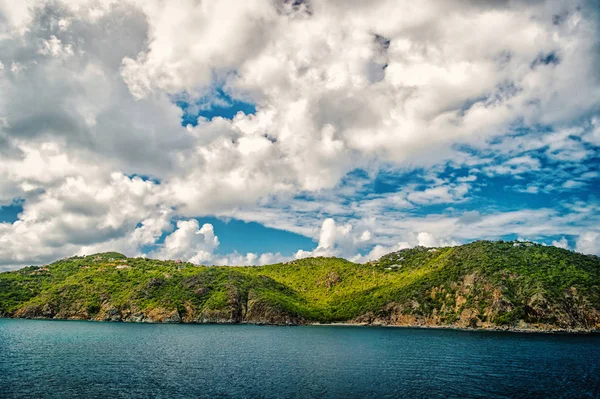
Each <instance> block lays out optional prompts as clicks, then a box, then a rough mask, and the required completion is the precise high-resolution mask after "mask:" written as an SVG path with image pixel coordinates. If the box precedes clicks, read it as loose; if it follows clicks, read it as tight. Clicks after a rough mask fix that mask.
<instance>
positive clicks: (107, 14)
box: [0, 0, 600, 270]
mask: <svg viewBox="0 0 600 399" xmlns="http://www.w3.org/2000/svg"><path fill="white" fill-rule="evenodd" d="M599 65H600V7H599V6H598V3H597V2H596V1H593V0H590V1H583V0H582V1H580V0H575V1H570V0H568V1H567V0H562V1H560V0H556V1H552V0H549V1H542V0H529V1H525V0H523V1H510V0H506V1H502V0H493V1H492V0H490V1H483V0H455V1H451V0H448V1H438V0H424V1H409V0H407V1H404V0H369V1H362V0H305V1H301V0H246V1H238V0H212V1H205V0H171V1H164V0H125V1H124V0H120V1H112V0H68V1H67V0H62V1H61V0H56V1H43V0H20V1H13V0H0V269H4V270H9V269H14V268H17V267H21V266H23V265H29V264H41V263H46V262H49V261H52V260H55V259H57V258H60V257H63V256H71V255H74V254H90V253H94V252H99V251H107V250H116V251H120V252H123V253H125V254H126V255H129V256H136V255H146V256H150V257H155V258H171V259H173V258H174V259H177V258H179V259H184V260H190V261H192V262H195V263H203V264H263V263H270V262H275V261H280V260H285V259H291V258H294V257H303V256H311V255H335V256H343V257H346V258H348V259H353V260H356V261H366V260H369V259H373V258H376V257H378V256H380V255H382V254H384V253H386V252H389V251H392V250H397V249H399V248H403V247H407V246H413V245H417V244H420V245H426V246H440V245H455V244H458V243H465V242H469V241H472V240H476V239H501V238H502V239H526V240H533V241H537V242H541V243H545V244H553V245H557V246H561V247H565V248H569V249H573V250H576V251H579V252H583V253H595V254H598V253H600V67H599Z"/></svg>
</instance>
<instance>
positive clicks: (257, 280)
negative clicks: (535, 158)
mask: <svg viewBox="0 0 600 399" xmlns="http://www.w3.org/2000/svg"><path fill="white" fill-rule="evenodd" d="M0 317H9V318H32V319H63V320H95V321H111V322H148V323H232V324H235V323H252V324H270V325H305V324H337V323H339V324H350V325H371V326H410V327H432V328H433V327H437V328H442V327H445V328H465V329H486V330H511V331H543V332H557V331H560V332H578V333H580V332H597V331H600V258H598V257H597V256H594V255H583V254H579V253H576V252H573V251H568V250H565V249H561V248H557V247H553V246H544V245H540V244H536V243H532V242H520V241H476V242H473V243H470V244H466V245H461V246H454V247H441V248H425V247H415V248H411V249H404V250H401V251H398V252H393V253H390V254H388V255H385V256H383V257H381V258H380V259H379V260H377V261H373V262H368V263H365V264H357V263H353V262H350V261H348V260H345V259H340V258H326V257H316V258H306V259H298V260H294V261H290V262H287V263H280V264H273V265H267V266H246V267H237V266H198V265H194V264H191V263H187V262H182V261H180V260H172V261H161V260H154V259H148V258H143V257H138V258H127V257H125V256H124V255H122V254H120V253H116V252H108V253H100V254H95V255H89V256H74V257H71V258H65V259H61V260H58V261H56V262H54V263H52V264H49V265H44V266H30V267H25V268H22V269H20V270H15V271H11V272H4V273H0Z"/></svg>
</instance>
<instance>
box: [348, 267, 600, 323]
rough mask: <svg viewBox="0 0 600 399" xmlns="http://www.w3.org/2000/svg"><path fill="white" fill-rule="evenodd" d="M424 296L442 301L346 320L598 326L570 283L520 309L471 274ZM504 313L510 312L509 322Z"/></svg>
mask: <svg viewBox="0 0 600 399" xmlns="http://www.w3.org/2000/svg"><path fill="white" fill-rule="evenodd" d="M428 296H429V297H430V298H432V299H436V298H437V297H439V296H441V297H442V298H443V303H442V305H441V307H439V308H433V309H431V310H430V311H428V310H427V307H426V306H423V304H420V303H418V302H416V301H414V300H413V301H410V302H406V303H395V302H392V303H388V304H386V305H385V306H384V307H382V308H381V309H380V310H378V311H376V312H367V313H365V314H363V315H361V316H358V317H356V318H355V319H352V320H350V323H356V324H363V325H365V324H366V325H384V326H413V327H455V328H471V329H491V330H498V329H500V330H506V329H512V330H522V331H581V332H592V331H597V330H600V312H598V310H597V309H595V308H594V307H593V306H591V304H590V302H589V301H588V300H587V299H586V298H584V297H582V296H579V295H577V289H575V288H574V287H572V288H570V289H568V290H566V291H565V292H564V298H563V300H562V301H561V302H559V304H557V303H554V304H552V303H550V302H549V301H548V300H546V298H544V296H543V295H542V294H541V293H535V294H533V295H532V296H531V297H530V298H529V300H528V301H527V305H526V306H524V307H523V308H517V307H516V306H515V305H514V304H513V303H511V302H510V301H509V300H508V299H507V298H506V296H504V295H503V293H502V287H494V286H493V285H492V284H490V283H489V282H487V281H486V279H485V278H483V277H481V276H479V275H477V274H471V275H467V276H465V277H464V279H463V280H462V281H461V282H459V283H457V284H455V285H454V286H453V287H452V289H450V290H448V289H446V288H444V287H434V288H432V289H431V290H429V291H428ZM507 315H511V316H509V317H514V320H512V323H511V324H510V325H507V324H506V323H504V321H506V320H504V319H505V318H506V317H507Z"/></svg>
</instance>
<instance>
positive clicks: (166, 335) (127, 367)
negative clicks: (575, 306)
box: [0, 319, 600, 398]
mask: <svg viewBox="0 0 600 399" xmlns="http://www.w3.org/2000/svg"><path fill="white" fill-rule="evenodd" d="M0 397H8V398H11V397H17V398H20V397H48V398H68V397H81V398H94V397H98V398H99V397H114V398H131V397H135V398H184V397H185V398H188V397H206V398H219V397H222V398H225V397H249V398H250V397H264V398H288V397H289V398H294V397H297V398H307V397H314V398H323V397H345V398H354V397H383V398H385V397H388V398H397V397H407V398H448V397H449V398H535V397H563V398H586V397H590V398H594V397H600V336H598V335H592V336H568V335H544V334H513V333H492V332H467V331H454V330H424V329H404V328H361V327H330V326H315V327H267V326H248V325H160V324H128V323H95V322H75V321H37V320H36V321H34V320H8V319H0Z"/></svg>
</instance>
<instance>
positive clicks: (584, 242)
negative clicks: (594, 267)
mask: <svg viewBox="0 0 600 399" xmlns="http://www.w3.org/2000/svg"><path fill="white" fill-rule="evenodd" d="M575 250H576V251H577V252H581V253H583V254H596V255H599V254H600V232H597V231H586V232H585V233H583V234H581V235H580V236H579V237H578V238H577V240H576V242H575Z"/></svg>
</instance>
